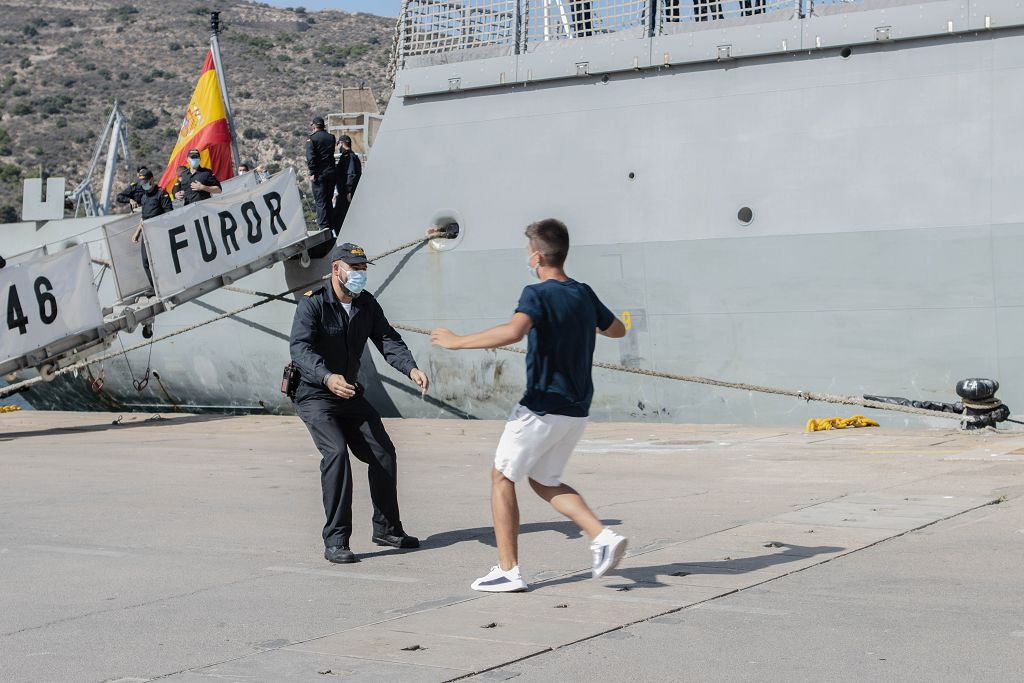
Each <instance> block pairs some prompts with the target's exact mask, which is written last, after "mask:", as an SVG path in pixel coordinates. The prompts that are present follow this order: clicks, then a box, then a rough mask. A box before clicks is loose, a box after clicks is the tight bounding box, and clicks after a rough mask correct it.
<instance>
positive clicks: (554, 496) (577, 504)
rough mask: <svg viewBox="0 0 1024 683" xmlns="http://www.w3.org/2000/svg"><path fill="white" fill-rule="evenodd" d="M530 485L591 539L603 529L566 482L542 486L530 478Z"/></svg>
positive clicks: (602, 525) (595, 516) (581, 497)
mask: <svg viewBox="0 0 1024 683" xmlns="http://www.w3.org/2000/svg"><path fill="white" fill-rule="evenodd" d="M530 486H532V487H533V490H534V491H536V492H537V495H538V496H540V497H541V498H543V499H544V500H546V501H547V502H549V503H551V506H552V507H554V508H555V509H556V510H558V511H559V512H561V513H562V514H563V515H565V516H566V517H568V518H569V519H571V520H572V521H574V522H576V525H577V526H579V528H580V529H583V533H585V534H586V535H587V536H589V537H590V539H591V540H593V539H594V538H596V537H597V535H598V534H599V533H601V531H603V530H604V524H602V523H601V520H599V519H598V518H597V515H595V514H594V512H593V510H591V509H590V507H589V506H588V505H587V503H586V501H584V500H583V496H581V495H580V494H578V493H577V492H576V489H574V488H573V487H571V486H569V485H568V484H559V485H558V486H544V484H540V483H538V482H536V481H534V480H533V479H531V480H530ZM495 520H497V516H495ZM500 547H501V546H500V544H499V548H500Z"/></svg>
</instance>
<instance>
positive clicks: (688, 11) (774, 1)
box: [656, 0, 810, 35]
mask: <svg viewBox="0 0 1024 683" xmlns="http://www.w3.org/2000/svg"><path fill="white" fill-rule="evenodd" d="M809 2H810V0H657V4H658V26H657V31H656V33H657V34H659V35H668V34H672V33H679V32H682V31H692V30H694V29H700V28H704V27H708V26H709V25H711V24H713V25H714V26H715V27H723V26H727V25H730V24H747V23H756V22H762V21H768V20H771V19H792V18H793V17H795V16H798V15H799V14H800V13H801V12H802V11H803V7H804V3H809Z"/></svg>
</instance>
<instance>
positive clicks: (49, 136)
mask: <svg viewBox="0 0 1024 683" xmlns="http://www.w3.org/2000/svg"><path fill="white" fill-rule="evenodd" d="M211 8H213V9H219V10H221V12H222V14H221V20H222V22H223V24H224V25H225V30H224V33H223V34H222V36H221V51H222V53H223V59H224V69H225V71H226V73H227V76H228V83H229V85H230V90H231V96H232V104H233V107H234V111H235V119H236V128H237V130H238V134H239V137H240V140H239V142H240V148H241V153H242V158H243V160H257V161H259V162H262V163H265V164H267V165H268V167H270V168H271V169H272V170H273V169H275V168H276V167H280V166H284V165H296V166H298V167H299V168H302V167H303V164H304V162H303V154H304V142H305V138H306V135H308V131H307V126H308V122H309V118H310V116H311V115H312V114H313V113H327V112H331V111H338V109H339V107H340V101H341V89H342V87H353V86H358V85H360V84H361V83H365V84H366V85H367V86H369V87H372V88H373V89H374V92H375V94H376V95H377V96H378V98H379V99H380V101H381V104H382V105H383V103H384V101H385V100H386V98H387V97H388V96H389V95H390V90H389V85H388V84H387V83H386V80H385V72H386V69H387V62H388V59H389V57H390V48H391V42H392V32H393V29H394V20H392V19H386V18H381V17H376V16H372V15H368V14H352V13H348V12H341V11H320V12H312V11H309V12H307V11H306V10H304V9H302V8H301V7H297V8H294V9H281V8H276V7H270V6H268V5H263V4H259V3H253V2H246V1H244V0H217V2H214V3H205V2H202V1H201V0H163V1H162V2H144V3H143V2H138V1H137V2H135V3H131V4H126V3H125V2H123V0H122V1H120V2H117V1H103V0H98V1H89V2H84V1H78V2H76V1H73V0H68V1H64V2H60V1H58V0H33V1H31V2H29V1H24V2H22V1H18V0H15V1H13V2H4V3H2V4H0V223H4V222H10V221H14V220H18V218H19V214H20V206H21V183H20V180H21V179H22V178H26V177H32V176H38V175H39V173H40V170H41V169H42V170H44V171H45V172H46V173H49V174H51V175H62V176H64V177H66V178H67V182H68V188H69V189H70V188H72V187H74V185H75V184H77V183H78V182H79V181H80V180H81V179H82V175H83V174H84V173H85V172H86V170H87V169H88V166H89V162H90V160H91V158H92V155H93V152H94V149H95V147H96V144H97V141H98V140H97V138H98V136H99V135H100V134H101V133H102V131H103V127H104V125H105V124H106V122H107V117H108V116H109V114H110V108H111V105H112V104H113V101H114V99H115V98H116V99H118V100H119V101H120V102H121V105H122V109H123V111H124V113H125V114H126V115H127V116H128V117H129V119H130V121H131V123H130V128H129V131H130V135H129V142H130V147H131V154H132V161H133V163H134V164H136V165H139V164H148V165H150V166H151V167H152V168H153V169H154V172H158V171H159V170H162V169H163V167H164V165H165V164H166V162H167V158H168V156H169V155H170V152H171V150H172V148H173V147H174V143H175V140H176V136H177V130H178V126H179V125H180V122H181V117H182V114H183V113H184V108H185V105H186V104H187V103H188V99H189V96H190V95H191V94H192V90H193V88H194V87H195V82H196V78H197V77H198V75H199V69H200V67H201V65H202V62H203V59H204V58H205V55H206V50H207V47H208V45H209V13H208V11H209V9H211ZM127 180H128V174H126V173H125V172H124V171H123V170H122V171H120V172H119V177H118V184H119V185H120V184H122V183H123V182H126V181H127ZM94 187H95V185H94Z"/></svg>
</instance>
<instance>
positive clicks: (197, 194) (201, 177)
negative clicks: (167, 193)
mask: <svg viewBox="0 0 1024 683" xmlns="http://www.w3.org/2000/svg"><path fill="white" fill-rule="evenodd" d="M221 192H222V190H221V187H220V181H219V180H217V176H215V175H214V174H213V171H211V170H210V169H208V168H206V167H205V166H203V165H202V163H201V162H200V160H199V150H198V149H190V150H189V151H188V169H187V170H185V171H184V172H183V173H182V174H181V175H179V176H178V182H177V183H175V184H174V197H175V198H176V199H184V200H185V205H186V206H187V205H189V204H195V203H196V202H201V201H203V200H204V199H209V198H210V195H214V194H220V193H221Z"/></svg>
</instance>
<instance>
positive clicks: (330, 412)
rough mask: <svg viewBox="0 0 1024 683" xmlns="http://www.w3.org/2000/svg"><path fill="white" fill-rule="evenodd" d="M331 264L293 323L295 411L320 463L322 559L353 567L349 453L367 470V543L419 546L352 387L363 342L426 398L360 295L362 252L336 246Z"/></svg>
mask: <svg viewBox="0 0 1024 683" xmlns="http://www.w3.org/2000/svg"><path fill="white" fill-rule="evenodd" d="M330 259H331V279H330V282H329V283H328V284H327V285H325V286H323V287H321V288H319V289H315V290H311V291H309V292H306V293H305V296H302V297H299V305H298V308H297V309H296V311H295V320H294V322H293V323H292V333H291V357H292V362H293V363H295V365H297V366H298V368H299V371H300V374H301V380H300V381H299V385H298V388H297V389H296V391H295V409H296V412H298V414H299V417H300V418H301V419H302V421H303V423H304V424H305V425H306V429H308V430H309V434H310V436H312V437H313V443H315V444H316V447H317V449H319V451H320V453H321V455H322V456H323V459H322V460H321V462H320V484H321V487H322V489H323V499H324V512H325V513H326V515H327V523H326V524H325V525H324V531H323V538H324V546H325V547H326V550H325V551H324V557H325V558H326V559H327V560H329V561H331V562H337V563H346V562H356V561H358V560H357V559H356V556H355V555H354V554H353V553H352V551H351V550H350V549H349V545H348V544H349V538H350V537H351V535H352V467H351V465H350V463H349V458H348V451H349V450H351V451H352V454H353V455H355V456H356V457H357V458H359V459H360V460H362V461H363V462H365V463H366V464H367V465H369V472H368V474H369V480H370V498H371V500H372V501H373V536H372V540H373V542H374V543H376V544H377V545H385V546H392V547H394V548H418V547H419V540H418V539H416V538H415V537H413V536H409V535H407V534H406V533H405V529H403V527H402V521H401V519H400V518H399V513H398V490H397V462H396V455H395V446H394V444H392V443H391V439H390V438H389V437H388V434H387V431H386V430H385V429H384V423H383V422H381V419H380V415H379V414H378V413H377V411H376V410H375V409H374V408H373V406H371V405H370V403H369V402H368V401H367V400H366V398H364V397H363V390H362V387H361V386H360V385H359V384H358V383H357V382H356V378H357V377H358V376H359V364H360V360H361V358H362V355H363V350H364V349H365V348H366V341H367V340H368V339H369V340H370V341H372V342H373V343H374V345H375V346H376V347H377V350H378V351H380V352H381V354H382V355H383V356H384V360H386V361H387V362H388V363H389V364H390V365H391V366H392V367H394V368H395V369H396V370H398V371H399V372H401V373H402V374H403V375H406V376H408V377H409V378H410V379H411V380H412V381H413V382H415V383H416V384H417V385H418V386H419V388H420V390H421V391H423V392H426V390H427V387H428V380H427V376H426V375H425V374H424V373H423V372H422V371H420V370H419V369H418V368H417V367H416V361H414V360H413V357H412V354H411V353H410V352H409V347H407V346H406V345H405V342H404V341H402V337H401V336H400V335H399V334H398V332H396V331H395V330H394V328H393V327H391V324H390V323H388V320H387V318H386V317H385V316H384V311H383V310H382V309H381V307H380V304H379V303H378V302H377V300H376V299H374V298H373V295H371V294H369V293H368V292H365V291H363V288H364V287H365V285H366V267H367V264H368V263H369V261H368V260H367V258H366V254H365V252H364V251H363V250H362V249H361V248H359V247H357V246H356V245H354V244H349V243H346V244H341V245H339V246H337V247H335V248H334V249H333V250H332V251H331V254H330Z"/></svg>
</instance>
